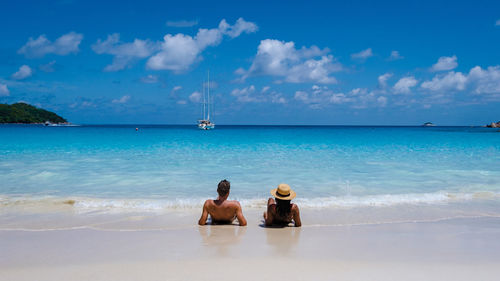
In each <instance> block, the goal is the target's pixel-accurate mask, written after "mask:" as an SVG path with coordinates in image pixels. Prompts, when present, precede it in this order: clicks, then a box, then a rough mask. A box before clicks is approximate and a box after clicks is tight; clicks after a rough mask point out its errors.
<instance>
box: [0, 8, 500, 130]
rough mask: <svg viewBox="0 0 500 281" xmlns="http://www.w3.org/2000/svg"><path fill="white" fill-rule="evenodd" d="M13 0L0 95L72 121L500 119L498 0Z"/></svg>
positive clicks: (1, 46)
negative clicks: (206, 108) (204, 94)
mask: <svg viewBox="0 0 500 281" xmlns="http://www.w3.org/2000/svg"><path fill="white" fill-rule="evenodd" d="M324 2H327V1H311V0H309V1H247V2H244V1H118V2H111V1H78V0H75V1H69V0H66V1H64V0H61V1H10V3H9V2H6V3H3V4H2V10H1V11H0V24H1V26H3V28H2V29H0V36H1V38H2V40H1V41H0V42H1V43H0V102H1V103H14V102H18V101H24V102H28V103H31V104H34V105H37V106H40V107H43V108H46V109H49V110H54V111H56V112H57V113H59V114H60V115H62V116H64V117H66V118H67V119H69V120H70V121H71V122H73V123H81V124H93V123H124V124H127V123H128V124H139V123H148V124H193V123H194V122H196V120H197V119H198V118H199V117H200V115H201V105H200V103H199V102H200V97H201V96H200V92H201V91H202V85H203V81H204V79H206V75H207V71H208V70H210V73H211V80H212V81H213V83H212V87H211V91H212V93H213V96H214V100H215V102H214V107H215V113H216V115H215V122H216V124H321V125H326V124H332V125H342V124H344V125H418V124H421V123H423V122H426V121H432V122H434V123H436V124H439V125H462V124H465V125H478V124H485V123H489V122H492V121H498V120H499V119H500V117H499V112H500V110H498V107H499V105H500V66H499V65H500V2H498V1H468V2H462V1H342V2H340V1H339V2H333V1H332V2H330V3H324Z"/></svg>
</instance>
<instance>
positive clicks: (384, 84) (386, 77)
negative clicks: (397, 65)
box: [378, 72, 393, 88]
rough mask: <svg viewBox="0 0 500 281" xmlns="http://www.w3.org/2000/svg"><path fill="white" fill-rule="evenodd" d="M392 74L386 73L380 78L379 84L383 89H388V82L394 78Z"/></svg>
mask: <svg viewBox="0 0 500 281" xmlns="http://www.w3.org/2000/svg"><path fill="white" fill-rule="evenodd" d="M392 75H393V74H392V73H389V72H388V73H385V74H382V75H380V76H379V77H378V84H379V86H380V87H381V88H386V87H387V80H389V78H391V77H392Z"/></svg>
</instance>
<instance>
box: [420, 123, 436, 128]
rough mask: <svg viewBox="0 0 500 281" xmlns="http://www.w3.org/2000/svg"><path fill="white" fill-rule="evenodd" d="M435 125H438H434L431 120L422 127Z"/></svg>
mask: <svg viewBox="0 0 500 281" xmlns="http://www.w3.org/2000/svg"><path fill="white" fill-rule="evenodd" d="M434 126H436V125H434V124H433V123H431V122H425V123H424V124H422V127H434Z"/></svg>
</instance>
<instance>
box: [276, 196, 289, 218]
mask: <svg viewBox="0 0 500 281" xmlns="http://www.w3.org/2000/svg"><path fill="white" fill-rule="evenodd" d="M276 212H277V213H278V216H280V217H282V218H288V216H290V213H291V212H292V204H290V200H282V199H278V198H276Z"/></svg>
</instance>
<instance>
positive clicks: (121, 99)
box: [112, 95, 130, 103]
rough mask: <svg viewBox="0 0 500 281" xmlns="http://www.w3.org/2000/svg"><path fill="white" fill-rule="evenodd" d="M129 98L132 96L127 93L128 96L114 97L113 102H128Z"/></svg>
mask: <svg viewBox="0 0 500 281" xmlns="http://www.w3.org/2000/svg"><path fill="white" fill-rule="evenodd" d="M129 100H130V96H129V95H127V96H122V97H121V98H119V99H114V100H113V101H112V102H113V103H127V102H128V101H129Z"/></svg>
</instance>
